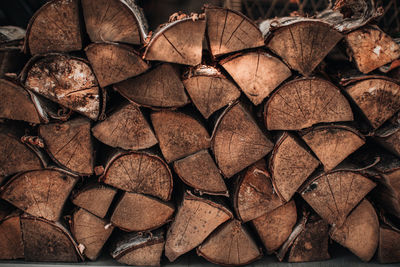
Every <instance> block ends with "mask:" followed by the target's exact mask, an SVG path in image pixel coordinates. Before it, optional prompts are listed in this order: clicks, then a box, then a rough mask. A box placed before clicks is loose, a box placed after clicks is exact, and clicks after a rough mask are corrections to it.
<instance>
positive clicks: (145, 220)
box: [111, 192, 175, 232]
mask: <svg viewBox="0 0 400 267" xmlns="http://www.w3.org/2000/svg"><path fill="white" fill-rule="evenodd" d="M174 211H175V208H174V206H173V205H172V204H171V203H168V202H162V201H160V200H158V199H156V198H153V197H150V196H146V195H141V194H137V193H128V192H125V193H124V195H123V196H122V198H121V200H120V201H119V202H118V204H117V207H116V208H115V210H114V212H113V215H112V216H111V223H112V224H113V225H115V226H117V227H119V228H121V229H123V230H125V231H129V232H132V231H136V232H141V231H150V230H153V229H156V228H159V227H160V226H162V225H164V224H166V223H167V222H168V221H170V220H171V217H172V215H173V214H174Z"/></svg>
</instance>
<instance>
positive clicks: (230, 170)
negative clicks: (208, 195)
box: [212, 103, 273, 178]
mask: <svg viewBox="0 0 400 267" xmlns="http://www.w3.org/2000/svg"><path fill="white" fill-rule="evenodd" d="M272 146H273V144H272V142H271V141H270V140H269V139H268V138H267V137H266V136H265V135H264V133H263V132H262V131H261V129H260V128H259V127H258V125H257V123H256V122H255V120H254V119H253V118H252V116H251V115H250V113H249V112H248V111H247V110H246V109H245V107H244V106H243V105H242V104H241V103H236V104H234V105H232V106H229V107H227V108H226V110H225V111H224V112H223V114H222V115H221V116H220V118H219V119H218V121H217V124H216V126H215V128H214V132H213V137H212V149H213V152H214V156H215V160H216V161H217V165H218V166H219V168H220V170H221V171H222V173H223V174H224V176H225V177H226V178H230V177H232V176H233V175H234V174H236V173H238V172H239V171H241V170H243V169H244V168H246V167H247V166H249V165H251V164H253V163H255V162H256V161H258V160H260V159H261V158H263V157H264V156H265V155H267V154H268V153H269V152H270V151H271V149H272Z"/></svg>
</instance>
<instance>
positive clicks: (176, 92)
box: [114, 64, 190, 108]
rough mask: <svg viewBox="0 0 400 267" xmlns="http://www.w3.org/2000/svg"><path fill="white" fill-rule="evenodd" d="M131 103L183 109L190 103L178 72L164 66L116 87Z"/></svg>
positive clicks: (167, 65)
mask: <svg viewBox="0 0 400 267" xmlns="http://www.w3.org/2000/svg"><path fill="white" fill-rule="evenodd" d="M114 89H115V90H117V91H118V92H119V93H121V95H123V96H124V97H126V98H127V99H128V100H129V101H131V102H134V103H137V104H139V105H141V106H145V107H155V108H157V107H159V108H160V107H161V108H172V107H181V106H184V105H186V104H188V103H189V102H190V100H189V98H188V96H187V95H186V93H185V88H184V87H183V84H182V82H181V80H180V77H179V73H178V71H177V70H176V69H175V68H174V67H173V66H172V65H170V64H162V65H159V66H157V67H156V68H155V69H153V70H151V71H149V72H146V73H144V74H142V75H140V76H138V77H135V78H131V79H128V80H126V81H123V82H120V83H117V84H115V85H114Z"/></svg>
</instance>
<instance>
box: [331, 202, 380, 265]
mask: <svg viewBox="0 0 400 267" xmlns="http://www.w3.org/2000/svg"><path fill="white" fill-rule="evenodd" d="M330 236H331V238H332V239H333V240H335V241H336V242H338V243H339V244H341V245H342V246H344V247H346V248H348V249H349V250H350V251H351V252H353V253H354V254H355V255H356V256H357V257H359V258H360V259H361V260H362V261H365V262H366V261H370V260H371V259H372V257H373V256H374V254H375V251H376V249H377V247H378V241H379V240H378V239H379V221H378V216H377V215H376V212H375V209H374V207H373V206H372V205H371V203H369V202H368V201H367V200H365V199H364V200H363V201H362V202H361V203H360V204H359V205H358V206H357V207H356V208H355V209H354V210H353V211H352V212H351V213H350V215H349V216H348V217H347V219H346V221H345V222H344V224H343V225H342V226H341V227H336V226H332V228H331V230H330Z"/></svg>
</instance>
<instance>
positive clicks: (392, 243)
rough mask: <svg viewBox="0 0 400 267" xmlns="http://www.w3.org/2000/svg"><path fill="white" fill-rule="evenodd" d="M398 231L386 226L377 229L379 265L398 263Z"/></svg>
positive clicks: (399, 239) (399, 232)
mask: <svg viewBox="0 0 400 267" xmlns="http://www.w3.org/2000/svg"><path fill="white" fill-rule="evenodd" d="M399 244H400V231H399V230H396V229H392V228H390V227H388V226H381V227H380V229H379V249H378V260H379V262H380V263H395V262H400V250H399Z"/></svg>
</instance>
